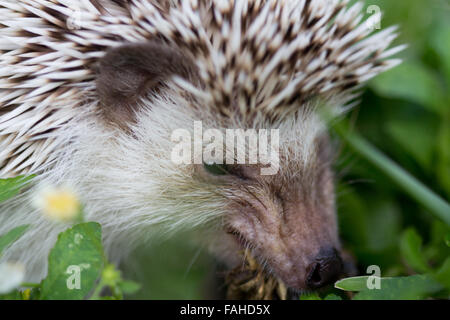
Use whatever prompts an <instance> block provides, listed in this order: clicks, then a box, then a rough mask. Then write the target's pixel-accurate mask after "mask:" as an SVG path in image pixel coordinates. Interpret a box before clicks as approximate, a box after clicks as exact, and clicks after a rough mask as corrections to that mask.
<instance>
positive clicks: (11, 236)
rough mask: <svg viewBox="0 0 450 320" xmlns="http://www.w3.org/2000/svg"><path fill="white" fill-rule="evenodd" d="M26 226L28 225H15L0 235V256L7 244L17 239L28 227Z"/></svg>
mask: <svg viewBox="0 0 450 320" xmlns="http://www.w3.org/2000/svg"><path fill="white" fill-rule="evenodd" d="M28 227H29V225H23V226H19V227H16V228H14V229H12V230H11V231H9V232H8V233H7V234H5V235H3V236H1V237H0V257H1V255H2V252H3V250H5V249H6V248H7V247H8V246H10V245H11V244H13V243H14V242H15V241H17V240H18V239H19V238H20V237H21V236H22V235H23V234H24V232H25V231H26V230H27V229H28Z"/></svg>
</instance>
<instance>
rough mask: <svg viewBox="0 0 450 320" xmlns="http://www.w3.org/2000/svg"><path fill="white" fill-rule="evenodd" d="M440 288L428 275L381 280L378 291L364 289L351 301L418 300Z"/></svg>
mask: <svg viewBox="0 0 450 320" xmlns="http://www.w3.org/2000/svg"><path fill="white" fill-rule="evenodd" d="M441 289H442V286H441V285H440V284H439V283H437V282H436V281H435V280H433V279H432V277H431V276H429V275H414V276H409V277H396V278H381V288H380V289H372V290H369V289H366V290H363V291H361V292H360V293H358V294H357V295H355V296H354V298H353V300H419V299H424V298H426V297H429V296H431V295H432V294H434V293H436V292H438V291H440V290H441Z"/></svg>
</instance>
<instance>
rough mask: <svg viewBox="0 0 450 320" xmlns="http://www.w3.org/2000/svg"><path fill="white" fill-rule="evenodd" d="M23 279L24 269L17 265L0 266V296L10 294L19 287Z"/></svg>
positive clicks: (4, 264) (5, 264)
mask: <svg viewBox="0 0 450 320" xmlns="http://www.w3.org/2000/svg"><path fill="white" fill-rule="evenodd" d="M24 278H25V267H24V266H23V265H21V264H18V263H10V262H6V263H2V264H0V294H6V293H9V292H11V291H12V290H14V289H16V288H17V287H19V286H20V284H21V283H22V281H23V279H24Z"/></svg>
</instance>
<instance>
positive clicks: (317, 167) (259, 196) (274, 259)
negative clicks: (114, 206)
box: [97, 42, 341, 289]
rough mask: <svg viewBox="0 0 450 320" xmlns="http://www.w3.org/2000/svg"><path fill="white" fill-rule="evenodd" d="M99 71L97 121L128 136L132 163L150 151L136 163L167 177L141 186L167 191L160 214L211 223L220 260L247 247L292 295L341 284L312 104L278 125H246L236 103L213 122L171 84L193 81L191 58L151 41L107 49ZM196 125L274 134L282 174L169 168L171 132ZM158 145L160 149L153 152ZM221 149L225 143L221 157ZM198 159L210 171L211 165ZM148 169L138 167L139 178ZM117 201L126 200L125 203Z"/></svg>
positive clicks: (326, 158) (237, 167)
mask: <svg viewBox="0 0 450 320" xmlns="http://www.w3.org/2000/svg"><path fill="white" fill-rule="evenodd" d="M99 70H100V71H99V75H98V78H97V91H98V94H99V97H100V101H101V104H100V107H101V111H102V114H103V119H104V120H106V123H110V124H114V125H116V126H117V127H119V128H121V129H122V132H124V135H125V136H126V138H125V139H126V140H127V141H128V142H127V146H126V147H125V146H124V148H123V150H127V151H128V152H127V155H128V154H129V151H130V150H131V147H130V146H132V145H136V148H134V150H135V151H136V152H134V155H135V157H137V156H138V155H139V154H142V153H143V152H142V151H141V150H147V153H148V154H147V155H146V154H142V158H143V159H144V158H147V157H149V156H151V157H153V158H155V157H157V158H158V161H157V162H158V166H159V168H160V169H161V172H162V173H165V174H166V175H168V176H159V177H157V176H156V175H155V173H156V172H153V174H152V176H149V177H145V176H142V177H140V178H138V179H139V180H144V179H148V181H152V182H151V183H150V182H147V184H149V185H150V184H152V187H149V188H148V189H149V190H150V189H157V188H163V189H164V195H162V193H163V192H158V193H159V194H161V195H159V196H158V199H159V200H158V202H160V203H161V204H165V205H166V208H158V209H157V210H170V211H171V214H172V216H173V219H175V217H176V212H178V213H179V216H180V217H182V216H189V217H190V219H191V221H193V220H194V217H197V220H198V221H202V222H205V221H207V220H208V217H213V218H214V219H215V220H216V221H219V224H220V225H222V229H223V230H222V231H223V232H222V237H221V239H219V240H218V241H219V242H220V241H222V243H221V244H220V246H221V248H220V249H217V248H215V249H214V248H213V250H212V251H213V252H214V253H216V255H218V256H219V257H224V258H225V259H226V260H227V261H228V262H229V261H232V260H234V259H235V258H236V256H238V252H239V251H240V250H242V248H246V247H248V248H250V249H251V250H252V253H253V255H254V256H255V257H257V258H258V259H259V260H260V262H261V264H263V265H265V266H266V268H267V269H268V270H269V271H272V272H273V273H274V274H275V275H276V276H277V277H279V278H280V279H282V280H283V281H284V282H285V283H286V285H288V286H289V287H292V288H296V289H307V288H310V289H314V288H317V287H321V286H323V285H325V284H328V283H329V282H330V281H332V280H334V279H335V278H336V277H337V276H339V274H340V272H341V260H340V258H339V254H338V251H339V249H340V245H339V240H338V235H337V227H336V218H335V210H334V190H333V175H332V172H331V169H330V166H329V164H330V157H331V155H330V152H329V150H328V149H329V146H328V140H327V138H326V134H325V133H324V126H323V124H322V123H321V121H320V120H319V118H318V116H317V115H316V114H315V112H314V107H313V106H314V105H313V103H312V102H310V103H309V104H306V105H305V106H304V107H303V108H301V109H300V110H301V111H300V112H298V113H297V115H295V116H294V115H293V116H292V117H289V118H287V119H285V120H284V121H279V122H277V123H273V122H272V121H271V119H269V118H267V117H264V116H262V117H261V118H259V119H258V118H257V117H255V118H254V121H253V122H252V123H251V124H250V125H249V122H248V119H244V117H242V114H240V113H239V112H237V111H233V107H232V106H233V104H234V105H235V104H237V101H233V99H230V101H229V104H230V106H229V108H228V109H229V110H231V112H234V114H233V113H231V114H228V115H227V116H223V115H217V114H216V113H214V112H211V111H210V110H212V109H213V108H211V107H209V106H208V105H207V104H208V101H202V100H201V99H199V98H198V97H197V98H194V97H192V96H190V95H189V94H188V93H187V91H184V90H180V89H179V88H178V86H177V84H176V81H175V82H174V81H172V80H174V79H173V78H171V77H170V76H171V75H175V76H181V77H183V78H184V79H190V81H191V82H195V79H196V72H195V68H194V67H193V66H192V64H191V62H190V61H189V59H187V58H186V59H183V56H182V55H181V54H180V52H179V51H176V50H174V49H172V48H170V47H168V46H166V45H162V44H158V43H154V42H149V43H145V44H139V45H127V46H123V47H120V48H118V49H114V50H112V51H110V52H109V53H108V54H107V55H106V56H105V57H104V58H103V59H102V60H101V62H100V63H99ZM148 79H150V80H148ZM161 82H164V83H163V84H162V85H161ZM209 103H210V102H209ZM140 109H142V110H140ZM168 118H170V119H171V121H170V122H167V119H168ZM194 121H201V122H202V123H203V124H204V126H205V130H206V128H214V129H220V130H222V131H223V130H224V129H227V128H241V129H242V130H246V129H248V128H261V129H266V130H267V129H274V128H275V129H277V130H279V134H280V135H281V137H280V139H281V140H280V142H279V144H280V148H279V161H280V162H279V170H278V171H277V172H275V173H274V174H272V175H263V174H262V170H261V169H262V167H263V165H262V164H261V163H258V164H255V165H250V164H231V165H206V164H199V163H194V164H189V163H187V164H185V165H184V166H180V165H176V164H174V163H171V162H170V161H169V160H170V159H169V154H170V150H171V149H173V145H171V142H170V141H168V138H169V137H170V136H171V134H170V133H171V132H173V131H174V130H176V129H186V130H188V131H192V127H193V124H194ZM133 123H136V125H133ZM220 130H219V131H220ZM190 138H192V137H190ZM203 138H204V137H203ZM189 143H191V141H189ZM224 143H225V141H224ZM163 145H164V147H163ZM155 146H159V149H160V150H159V151H157V152H151V151H150V150H152V149H154V148H155ZM246 147H248V148H247V149H246V150H245V152H246V155H247V158H248V155H249V154H252V153H255V154H257V153H258V152H253V151H255V150H251V148H252V147H251V146H250V144H247V145H246ZM253 148H254V146H253ZM161 149H164V152H162V153H161V151H162V150H161ZM227 149H228V146H226V145H224V149H223V150H224V151H225V152H224V154H225V153H227V152H228V151H227ZM258 151H260V150H258ZM119 153H120V152H117V153H116V154H119ZM156 153H158V156H156V155H155V154H156ZM150 154H151V155H150ZM125 158H126V156H124V159H125ZM203 158H204V154H203ZM192 160H193V162H195V160H194V159H192ZM203 160H205V161H206V163H208V159H205V158H204V159H203ZM126 161H128V160H126ZM223 162H224V163H225V162H226V161H225V159H224V161H223ZM152 163H153V164H155V163H156V161H152ZM163 164H164V165H163ZM140 165H141V164H134V163H131V162H128V163H124V162H122V163H121V167H127V168H135V169H136V168H139V166H140ZM150 170H151V169H149V168H142V169H141V171H142V172H148V171H150ZM120 176H124V175H120ZM145 183H146V182H144V181H143V182H142V185H145ZM130 184H131V182H130ZM124 193H126V192H124ZM143 195H144V196H145V197H148V198H152V197H154V195H153V194H148V195H146V194H143ZM180 199H184V201H183V202H184V203H182V201H180ZM186 200H188V201H186ZM122 202H125V199H124V198H123V197H122ZM130 202H131V201H130ZM139 202H141V201H139ZM154 210H155V208H149V211H154ZM208 210H210V211H209V212H208ZM181 221H182V220H180V221H178V223H181ZM224 234H225V235H224ZM233 251H234V253H233ZM228 253H231V256H232V257H229V256H227V255H228Z"/></svg>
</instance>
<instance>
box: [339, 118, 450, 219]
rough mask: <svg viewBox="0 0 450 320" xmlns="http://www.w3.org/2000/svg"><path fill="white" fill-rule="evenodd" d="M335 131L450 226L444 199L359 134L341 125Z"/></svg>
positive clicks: (448, 211)
mask: <svg viewBox="0 0 450 320" xmlns="http://www.w3.org/2000/svg"><path fill="white" fill-rule="evenodd" d="M334 129H335V131H336V133H337V134H338V135H339V136H341V137H342V138H343V139H344V140H345V141H346V142H347V143H348V144H349V146H350V147H351V148H352V149H353V150H354V151H355V152H357V153H358V154H359V155H361V156H362V157H364V158H365V159H366V160H368V161H369V162H371V163H372V164H373V165H374V166H376V167H377V168H379V169H381V170H382V171H383V172H384V173H385V174H386V175H387V176H389V177H390V178H391V179H392V180H393V181H394V182H396V183H397V184H398V185H399V186H400V187H401V188H402V189H403V190H404V191H405V192H407V193H408V194H409V195H410V196H411V197H413V198H414V199H415V200H416V201H417V202H419V203H420V204H422V205H423V206H424V207H426V208H427V209H428V210H430V211H431V212H432V213H433V214H435V215H436V216H437V217H439V218H440V219H442V220H444V221H445V222H446V223H447V224H448V225H450V205H449V204H448V203H447V202H446V201H445V200H444V199H442V198H441V197H439V196H438V195H437V194H435V193H434V192H433V191H431V190H430V189H429V188H427V187H426V186H425V185H424V184H423V183H421V182H420V181H418V180H417V179H416V178H414V177H413V176H412V175H411V174H410V173H409V172H407V171H405V170H404V169H403V168H401V167H400V166H399V165H397V164H396V163H395V162H394V161H392V160H391V159H389V158H388V157H387V156H385V155H384V154H383V153H382V152H381V151H379V150H378V149H377V148H376V147H374V146H373V145H372V144H370V142H368V141H367V140H366V139H364V138H363V137H362V136H360V135H359V134H358V133H356V132H352V131H351V130H349V129H348V128H346V126H345V125H342V124H341V123H339V124H335V125H334Z"/></svg>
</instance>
